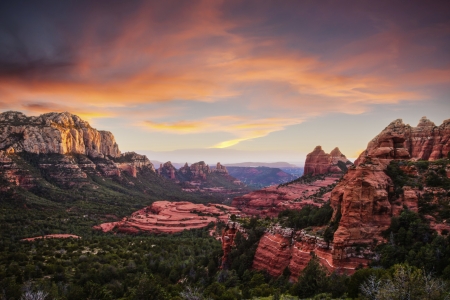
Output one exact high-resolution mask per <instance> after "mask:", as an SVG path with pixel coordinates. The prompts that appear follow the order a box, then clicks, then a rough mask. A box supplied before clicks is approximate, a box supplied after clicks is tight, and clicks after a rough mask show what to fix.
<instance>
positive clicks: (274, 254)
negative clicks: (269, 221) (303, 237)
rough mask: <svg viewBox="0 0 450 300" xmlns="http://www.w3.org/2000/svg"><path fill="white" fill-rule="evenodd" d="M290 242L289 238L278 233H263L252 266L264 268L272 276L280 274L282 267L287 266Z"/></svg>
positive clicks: (289, 256)
mask: <svg viewBox="0 0 450 300" xmlns="http://www.w3.org/2000/svg"><path fill="white" fill-rule="evenodd" d="M290 244H291V241H290V239H289V238H286V237H283V236H282V235H280V234H275V235H272V234H269V233H266V234H264V235H263V237H262V238H261V239H260V240H259V244H258V248H257V249H256V253H255V258H254V259H253V268H254V269H256V270H266V271H267V273H269V274H270V275H272V276H274V277H278V276H280V275H281V274H283V271H284V269H285V268H286V267H287V266H289V262H290V259H291V256H292V253H291V252H292V247H290Z"/></svg>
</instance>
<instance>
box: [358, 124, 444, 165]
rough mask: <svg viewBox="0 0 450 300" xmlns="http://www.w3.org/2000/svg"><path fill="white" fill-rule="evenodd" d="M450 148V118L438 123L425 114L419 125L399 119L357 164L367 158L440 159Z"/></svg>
mask: <svg viewBox="0 0 450 300" xmlns="http://www.w3.org/2000/svg"><path fill="white" fill-rule="evenodd" d="M449 151H450V119H448V120H445V121H444V122H443V123H442V124H441V125H440V126H436V125H435V124H434V123H433V122H431V121H430V120H428V119H427V118H426V117H422V119H421V120H420V121H419V124H418V125H417V127H412V126H410V125H408V124H404V123H403V121H402V120H401V119H397V120H395V121H393V122H391V124H389V125H388V126H387V127H386V128H385V129H384V130H383V131H382V132H381V133H380V134H379V135H377V136H376V137H375V138H374V139H372V140H371V141H370V142H369V144H368V145H367V149H366V150H365V151H363V152H362V153H361V154H360V156H359V158H358V160H357V161H356V162H355V164H359V163H361V162H363V161H364V159H365V158H366V157H369V158H380V159H391V160H392V159H414V160H430V161H433V160H436V159H440V158H442V157H446V156H447V155H448V153H449Z"/></svg>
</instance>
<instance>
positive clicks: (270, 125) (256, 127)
mask: <svg viewBox="0 0 450 300" xmlns="http://www.w3.org/2000/svg"><path fill="white" fill-rule="evenodd" d="M301 122H302V120H300V119H288V118H286V119H284V118H267V119H259V120H258V119H256V120H252V119H250V118H246V117H236V116H217V117H209V118H204V119H200V120H194V121H177V122H154V121H145V122H144V123H143V124H142V125H143V126H144V127H146V128H148V129H150V130H153V131H161V132H167V133H175V134H193V133H205V132H226V133H230V134H232V135H234V136H236V138H235V139H232V140H226V141H223V142H220V143H218V144H216V145H214V146H212V148H226V147H230V146H234V145H236V144H238V143H240V142H242V141H246V140H251V139H255V138H260V137H264V136H267V135H268V134H270V133H271V132H275V131H280V130H283V129H285V128H286V127H287V126H291V125H295V124H300V123H301Z"/></svg>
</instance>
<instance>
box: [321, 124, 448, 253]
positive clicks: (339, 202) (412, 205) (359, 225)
mask: <svg viewBox="0 0 450 300" xmlns="http://www.w3.org/2000/svg"><path fill="white" fill-rule="evenodd" d="M449 149H450V120H446V121H444V123H443V124H442V125H440V126H435V125H434V123H433V122H431V121H430V120H428V119H427V118H425V117H423V118H422V119H421V120H420V122H419V125H418V126H417V127H411V126H410V125H405V124H404V123H403V122H402V120H400V119H399V120H395V121H393V122H392V123H391V124H389V125H388V126H387V127H386V128H385V129H384V130H383V131H382V132H381V133H380V134H379V135H377V136H376V137H375V138H374V139H372V140H371V141H370V142H369V144H368V146H367V149H366V150H365V151H364V152H363V153H362V154H361V155H360V157H359V158H358V160H357V162H356V163H355V165H356V166H354V167H350V168H349V170H348V172H347V174H346V175H345V176H344V177H343V179H342V180H341V182H339V183H338V184H337V185H336V187H335V188H334V189H333V191H332V192H331V199H330V200H331V205H332V207H333V209H334V215H333V218H334V219H335V220H336V219H338V218H339V217H338V216H341V217H340V222H339V227H338V229H337V231H336V232H335V234H334V240H333V242H334V250H333V251H334V252H333V258H335V259H341V258H342V257H345V254H344V253H343V252H344V251H345V249H346V248H348V247H350V246H352V245H355V244H366V245H368V244H372V243H377V242H378V243H379V242H382V241H383V237H382V236H381V232H382V231H384V230H386V229H387V228H388V227H389V226H390V221H391V217H392V216H396V215H398V214H399V213H400V212H401V211H402V210H403V207H405V206H406V207H408V209H410V210H412V211H416V212H417V211H418V197H419V191H418V190H417V189H412V188H410V187H399V188H402V190H403V193H402V195H400V196H398V197H397V196H396V194H395V193H394V186H393V181H392V179H391V178H390V177H389V176H388V175H387V174H386V170H387V166H388V165H389V164H390V163H391V161H392V160H418V159H420V160H436V159H439V158H442V157H445V156H447V155H448V152H449ZM401 170H404V171H405V172H406V173H408V174H410V175H413V176H414V175H415V174H417V169H416V168H415V167H414V166H407V165H405V166H403V167H402V168H401Z"/></svg>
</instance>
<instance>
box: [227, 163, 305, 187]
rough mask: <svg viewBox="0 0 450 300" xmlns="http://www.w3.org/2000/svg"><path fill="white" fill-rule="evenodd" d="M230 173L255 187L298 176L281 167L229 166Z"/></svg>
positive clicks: (287, 180) (285, 180) (290, 179)
mask: <svg viewBox="0 0 450 300" xmlns="http://www.w3.org/2000/svg"><path fill="white" fill-rule="evenodd" d="M227 169H228V173H229V174H230V175H231V176H233V177H235V178H237V179H239V180H240V181H242V182H243V183H245V184H246V185H248V186H250V187H253V188H262V187H266V186H269V185H275V184H281V183H285V182H289V181H292V180H294V179H296V178H297V177H296V176H294V175H291V174H289V173H286V172H284V171H283V170H281V169H279V168H269V167H227Z"/></svg>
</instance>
